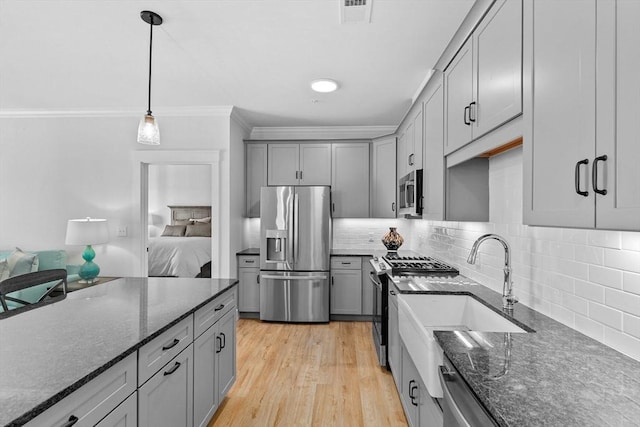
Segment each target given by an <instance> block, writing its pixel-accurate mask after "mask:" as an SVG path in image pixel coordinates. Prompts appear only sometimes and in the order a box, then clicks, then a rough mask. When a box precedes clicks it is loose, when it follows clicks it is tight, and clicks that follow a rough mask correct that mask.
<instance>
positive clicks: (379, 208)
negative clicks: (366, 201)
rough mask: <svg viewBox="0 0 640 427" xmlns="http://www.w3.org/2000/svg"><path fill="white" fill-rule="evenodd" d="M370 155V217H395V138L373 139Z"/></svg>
mask: <svg viewBox="0 0 640 427" xmlns="http://www.w3.org/2000/svg"><path fill="white" fill-rule="evenodd" d="M371 157H372V159H371V218H395V217H396V215H397V210H396V188H397V181H396V138H395V137H394V136H391V137H384V138H380V139H376V140H374V141H373V142H372V144H371Z"/></svg>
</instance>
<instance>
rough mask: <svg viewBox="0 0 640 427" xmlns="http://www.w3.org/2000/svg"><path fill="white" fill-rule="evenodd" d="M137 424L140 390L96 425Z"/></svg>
mask: <svg viewBox="0 0 640 427" xmlns="http://www.w3.org/2000/svg"><path fill="white" fill-rule="evenodd" d="M137 425H138V392H137V391H135V392H133V394H132V395H131V396H129V397H127V399H126V400H125V401H124V402H122V403H121V404H120V405H118V407H117V408H116V409H114V410H113V411H112V412H111V413H110V414H109V415H107V416H106V417H104V418H103V419H102V421H100V422H99V423H98V424H96V427H136V426H137Z"/></svg>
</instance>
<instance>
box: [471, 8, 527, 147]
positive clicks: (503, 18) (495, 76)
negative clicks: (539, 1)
mask: <svg viewBox="0 0 640 427" xmlns="http://www.w3.org/2000/svg"><path fill="white" fill-rule="evenodd" d="M473 42H474V47H473V52H474V59H475V61H476V64H475V66H474V67H473V71H474V72H475V76H474V79H473V80H474V82H475V83H476V90H475V99H474V100H475V102H476V105H475V107H474V118H475V122H474V123H473V138H474V139H475V138H478V137H480V136H482V135H484V134H485V133H487V132H489V131H490V130H492V129H494V128H496V127H498V126H500V125H501V124H503V123H505V122H507V121H508V120H510V119H511V118H513V117H515V116H517V115H518V114H520V113H521V112H522V1H521V0H499V1H497V2H496V3H495V4H494V5H493V7H492V8H491V10H490V11H489V14H488V15H487V16H486V17H485V18H484V19H483V20H482V22H481V23H480V25H479V26H478V28H477V29H476V30H475V31H474V32H473Z"/></svg>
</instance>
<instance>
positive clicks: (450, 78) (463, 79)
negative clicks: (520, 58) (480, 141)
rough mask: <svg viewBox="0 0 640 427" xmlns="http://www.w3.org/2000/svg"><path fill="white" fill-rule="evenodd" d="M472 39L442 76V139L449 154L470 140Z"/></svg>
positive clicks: (445, 151) (445, 150)
mask: <svg viewBox="0 0 640 427" xmlns="http://www.w3.org/2000/svg"><path fill="white" fill-rule="evenodd" d="M472 46H473V39H472V38H469V40H467V41H466V43H465V44H464V45H463V46H462V48H461V49H460V51H459V52H458V54H457V55H456V56H455V58H453V61H452V62H451V64H449V67H448V68H447V70H446V71H445V73H444V79H445V97H446V104H445V108H446V112H447V114H446V130H447V132H446V140H445V147H444V153H445V154H449V153H451V152H452V151H455V150H457V149H458V148H460V147H462V146H463V145H465V144H466V143H468V142H469V141H471V121H470V117H469V114H470V109H471V107H470V104H471V102H472V100H473V51H472Z"/></svg>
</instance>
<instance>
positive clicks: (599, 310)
mask: <svg viewBox="0 0 640 427" xmlns="http://www.w3.org/2000/svg"><path fill="white" fill-rule="evenodd" d="M589 317H590V318H591V319H593V320H596V321H598V322H600V323H604V324H605V325H608V326H611V327H612V328H614V329H617V330H619V331H620V330H622V313H621V312H620V311H618V310H614V309H613V308H609V307H607V306H606V305H601V304H596V303H594V302H589Z"/></svg>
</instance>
